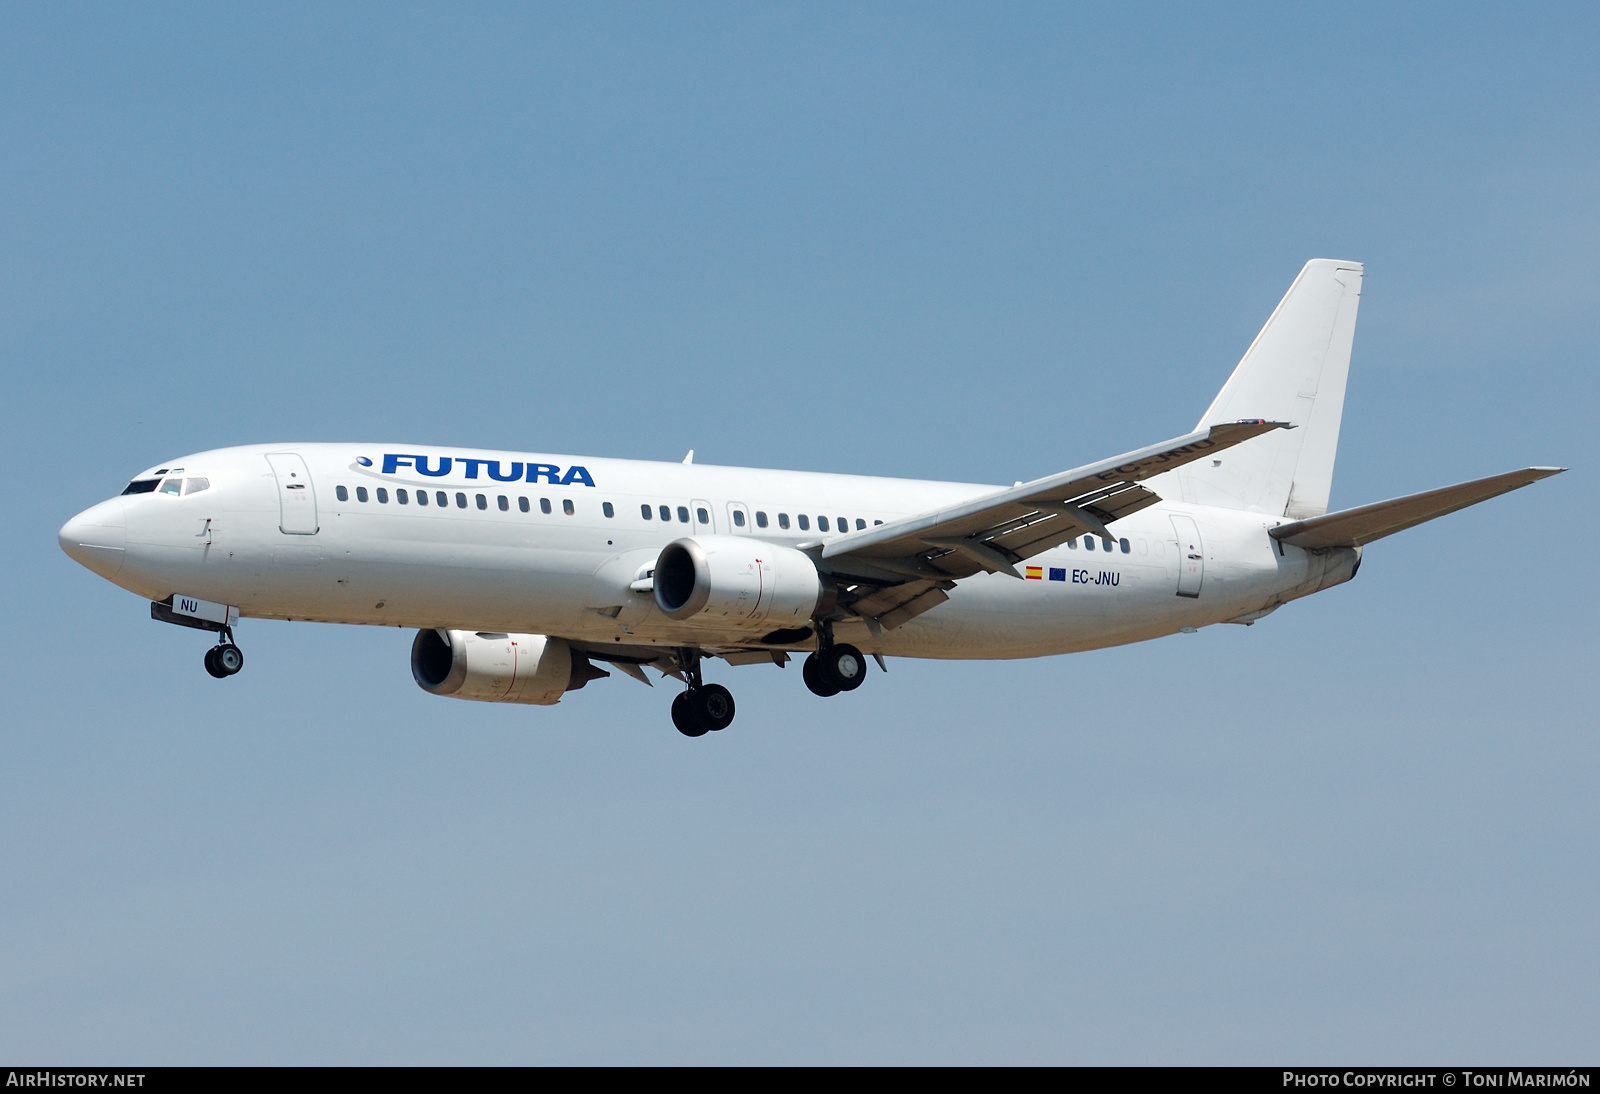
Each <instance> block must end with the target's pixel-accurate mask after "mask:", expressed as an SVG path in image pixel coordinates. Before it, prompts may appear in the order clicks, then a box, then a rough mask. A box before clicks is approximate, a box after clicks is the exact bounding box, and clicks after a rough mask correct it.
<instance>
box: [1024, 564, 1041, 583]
mask: <svg viewBox="0 0 1600 1094" xmlns="http://www.w3.org/2000/svg"><path fill="white" fill-rule="evenodd" d="M1023 572H1024V573H1025V574H1027V575H1028V580H1029V581H1043V580H1044V567H1043V566H1029V567H1028V568H1027V569H1026V570H1024V571H1023Z"/></svg>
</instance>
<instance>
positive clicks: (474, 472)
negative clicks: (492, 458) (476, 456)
mask: <svg viewBox="0 0 1600 1094" xmlns="http://www.w3.org/2000/svg"><path fill="white" fill-rule="evenodd" d="M488 462H489V461H488V460H468V459H463V460H462V461H461V466H463V467H465V468H466V469H467V478H469V479H475V478H477V477H478V468H479V467H481V466H482V465H483V464H486V463H488Z"/></svg>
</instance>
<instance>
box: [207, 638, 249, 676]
mask: <svg viewBox="0 0 1600 1094" xmlns="http://www.w3.org/2000/svg"><path fill="white" fill-rule="evenodd" d="M211 653H212V657H211V659H212V661H214V662H215V663H216V666H217V668H219V669H221V670H222V675H224V676H232V675H233V674H234V673H236V672H238V671H239V670H240V669H242V668H244V651H243V650H241V649H240V648H239V647H238V646H235V645H234V644H233V643H232V642H224V643H223V644H222V645H220V646H218V647H217V648H216V649H214V650H212V651H211Z"/></svg>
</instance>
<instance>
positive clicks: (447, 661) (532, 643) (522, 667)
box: [411, 630, 610, 706]
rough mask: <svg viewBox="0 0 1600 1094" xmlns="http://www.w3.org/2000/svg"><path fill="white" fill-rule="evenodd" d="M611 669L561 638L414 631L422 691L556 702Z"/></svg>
mask: <svg viewBox="0 0 1600 1094" xmlns="http://www.w3.org/2000/svg"><path fill="white" fill-rule="evenodd" d="M609 675H610V673H608V672H606V671H605V670H603V669H597V668H595V667H594V666H593V665H591V664H590V663H589V659H588V658H587V657H585V656H584V655H583V654H581V653H574V652H573V649H572V647H571V646H569V645H568V644H567V643H566V642H564V641H563V640H561V639H559V638H547V637H545V636H544V635H542V634H499V633H495V632H490V631H434V630H428V631H418V632H417V637H416V639H415V640H414V641H413V642H412V643H411V676H412V678H413V679H415V680H416V682H417V686H418V687H420V688H421V689H422V690H423V691H427V692H431V693H433V694H434V695H444V696H447V697H449V698H451V699H476V700H478V701H479V702H484V703H537V704H539V705H541V706H548V705H550V704H552V703H559V702H560V701H561V696H562V695H563V694H564V693H565V692H569V691H576V690H577V689H578V688H581V687H583V685H585V684H587V683H588V682H589V681H590V680H594V679H597V678H598V677H602V676H609Z"/></svg>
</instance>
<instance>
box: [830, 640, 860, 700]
mask: <svg viewBox="0 0 1600 1094" xmlns="http://www.w3.org/2000/svg"><path fill="white" fill-rule="evenodd" d="M818 656H819V657H821V659H822V660H821V663H820V665H819V666H818V667H819V668H820V669H821V673H820V675H821V676H822V678H823V679H825V680H827V681H828V683H829V684H831V685H833V687H834V688H835V689H836V690H838V691H854V690H856V688H858V687H860V686H861V682H862V681H863V680H865V679H866V678H867V659H866V658H865V657H864V656H862V653H861V651H860V650H858V649H856V648H855V647H854V646H852V645H849V644H848V643H844V642H841V643H840V644H839V645H837V646H830V647H828V648H827V649H826V650H823V651H822V652H821V653H820V654H818Z"/></svg>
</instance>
